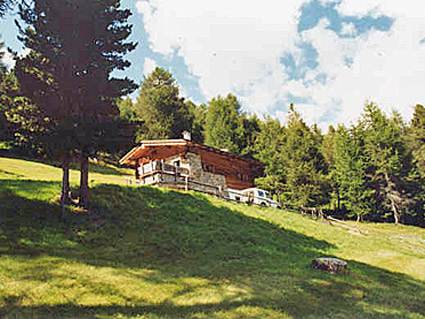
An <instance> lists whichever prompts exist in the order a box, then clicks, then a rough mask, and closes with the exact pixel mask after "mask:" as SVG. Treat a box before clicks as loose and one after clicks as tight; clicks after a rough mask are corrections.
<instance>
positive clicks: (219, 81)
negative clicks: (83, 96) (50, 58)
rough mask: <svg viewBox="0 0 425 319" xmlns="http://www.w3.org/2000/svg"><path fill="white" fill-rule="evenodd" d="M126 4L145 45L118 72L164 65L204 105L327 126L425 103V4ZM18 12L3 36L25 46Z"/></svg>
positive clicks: (340, 0) (330, 0)
mask: <svg viewBox="0 0 425 319" xmlns="http://www.w3.org/2000/svg"><path fill="white" fill-rule="evenodd" d="M122 6H123V7H125V8H129V9H130V10H131V11H132V12H133V15H132V16H131V18H130V23H131V24H133V33H132V35H131V40H132V41H135V42H138V46H137V49H136V50H135V51H133V52H131V53H130V54H128V58H129V60H130V61H131V63H132V65H131V67H130V68H129V69H128V70H126V71H125V72H123V73H116V74H115V75H117V76H129V77H130V78H132V79H134V80H135V81H136V82H137V83H140V82H141V81H143V78H144V76H146V75H148V74H149V73H150V72H151V71H152V70H153V69H154V68H155V67H156V66H160V67H162V68H164V69H166V70H168V71H169V72H171V73H172V74H173V76H174V78H175V79H176V80H177V82H178V84H179V86H180V92H181V95H182V96H184V97H186V98H187V99H190V100H192V101H194V102H195V103H198V104H200V103H207V102H208V101H209V100H210V99H212V98H213V97H216V96H217V95H222V96H225V95H227V94H228V93H232V94H234V95H236V96H237V97H238V99H239V101H240V103H241V105H242V110H243V111H246V112H249V113H256V114H258V115H260V116H264V115H271V116H273V117H275V118H278V119H279V120H281V121H282V122H284V121H285V120H286V117H287V114H288V110H289V104H290V103H293V104H294V106H295V109H296V110H297V111H298V112H300V113H301V114H302V116H303V118H304V119H305V120H306V121H307V123H309V124H313V123H316V124H318V125H319V127H321V128H323V129H324V130H326V128H327V127H328V126H329V125H331V124H332V125H336V124H337V123H344V124H347V125H349V124H350V123H354V122H355V121H356V120H357V119H358V117H359V115H360V114H361V112H362V109H363V106H364V104H365V103H366V102H367V101H373V102H375V103H377V104H378V105H379V106H380V107H381V108H382V109H383V110H384V111H386V112H391V111H392V110H397V111H398V112H400V113H401V114H402V116H403V118H404V119H405V120H406V121H408V120H410V118H411V116H412V113H413V108H414V106H415V105H416V104H424V103H425V101H424V98H425V96H424V94H423V93H424V92H425V1H417V0H404V1H400V0H337V1H335V0H287V1H282V0H262V1H246V0H245V1H243V0H214V1H199V0H179V1H175V0H122ZM16 18H17V16H16V14H14V13H11V14H9V15H8V16H7V17H6V19H3V20H2V21H0V34H1V36H2V41H4V42H5V43H6V45H7V46H10V47H11V48H13V49H14V50H16V51H18V52H25V51H24V49H23V47H22V44H21V43H20V42H19V41H18V40H17V39H16V36H17V31H16V27H15V24H14V19H16ZM4 60H5V62H6V63H7V64H8V65H12V64H13V61H11V60H10V58H9V57H8V56H7V55H6V56H5V58H4ZM137 94H138V92H136V93H134V94H133V95H132V97H133V98H134V97H135V96H137Z"/></svg>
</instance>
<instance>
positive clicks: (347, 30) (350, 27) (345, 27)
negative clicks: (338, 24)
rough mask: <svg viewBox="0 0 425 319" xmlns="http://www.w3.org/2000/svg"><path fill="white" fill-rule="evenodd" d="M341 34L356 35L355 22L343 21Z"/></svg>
mask: <svg viewBox="0 0 425 319" xmlns="http://www.w3.org/2000/svg"><path fill="white" fill-rule="evenodd" d="M341 34H343V35H349V36H355V35H356V34H357V30H356V27H355V26H354V23H352V22H350V23H343V24H342V30H341Z"/></svg>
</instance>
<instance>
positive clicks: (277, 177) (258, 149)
mask: <svg viewBox="0 0 425 319" xmlns="http://www.w3.org/2000/svg"><path fill="white" fill-rule="evenodd" d="M254 136H255V137H254V138H255V139H254V145H253V151H254V153H255V155H254V157H255V159H257V160H259V161H260V162H262V163H264V164H266V167H265V172H264V173H265V177H260V178H257V179H256V180H255V184H256V185H258V186H259V187H260V188H263V189H266V190H269V191H272V192H274V193H277V194H280V193H281V192H282V191H283V189H284V181H285V172H286V169H285V166H286V165H285V162H284V161H283V158H282V153H281V152H282V149H283V145H284V143H285V129H284V127H282V126H281V125H280V123H279V121H278V120H275V119H272V118H271V117H267V118H266V119H265V121H263V122H260V129H259V131H258V132H256V133H255V135H254Z"/></svg>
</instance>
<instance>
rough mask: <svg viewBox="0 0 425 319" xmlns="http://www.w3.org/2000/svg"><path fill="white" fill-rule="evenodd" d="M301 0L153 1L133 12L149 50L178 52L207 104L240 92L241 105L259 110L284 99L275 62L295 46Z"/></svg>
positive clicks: (280, 77)
mask: <svg viewBox="0 0 425 319" xmlns="http://www.w3.org/2000/svg"><path fill="white" fill-rule="evenodd" d="M303 1H304V0H294V1H278V0H265V1H263V2H262V3H261V5H258V3H256V2H252V1H242V0H239V1H227V0H216V1H212V2H208V3H206V2H204V1H193V0H182V1H173V0H152V1H150V2H145V1H139V2H138V3H137V4H136V7H137V9H138V11H139V12H140V13H142V14H143V19H144V22H145V29H146V31H147V32H148V34H149V40H150V42H151V49H152V50H154V51H155V52H159V53H162V54H165V55H169V56H171V54H172V53H173V52H174V50H175V48H179V51H178V54H180V55H181V56H182V57H183V58H184V61H185V63H186V65H187V66H188V68H189V71H190V72H191V73H193V74H194V75H195V76H197V77H199V79H200V83H199V85H200V88H201V90H202V93H203V94H204V96H206V98H207V99H210V98H211V97H213V96H216V95H218V94H227V93H228V92H233V93H238V92H241V91H243V92H244V93H245V94H243V96H241V95H240V94H238V95H239V96H240V99H241V101H242V102H243V104H244V106H245V107H246V108H249V109H251V110H259V111H261V110H263V109H264V108H265V107H267V106H271V105H273V104H274V103H275V102H276V99H277V98H280V97H281V96H282V95H283V94H284V92H283V91H284V90H283V86H284V82H285V78H286V75H285V74H284V73H283V72H282V65H281V64H280V60H279V59H280V57H281V56H282V54H283V52H284V51H285V50H288V49H289V48H291V47H292V46H293V42H292V40H291V39H293V38H294V35H295V34H296V32H297V31H296V28H297V15H298V14H299V12H298V9H299V7H300V5H301V3H302V2H303Z"/></svg>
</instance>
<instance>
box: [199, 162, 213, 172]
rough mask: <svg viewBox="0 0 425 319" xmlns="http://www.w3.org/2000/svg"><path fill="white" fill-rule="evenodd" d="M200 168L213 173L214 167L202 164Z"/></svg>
mask: <svg viewBox="0 0 425 319" xmlns="http://www.w3.org/2000/svg"><path fill="white" fill-rule="evenodd" d="M202 168H203V169H204V171H205V172H209V173H214V167H212V166H211V165H207V164H202Z"/></svg>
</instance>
